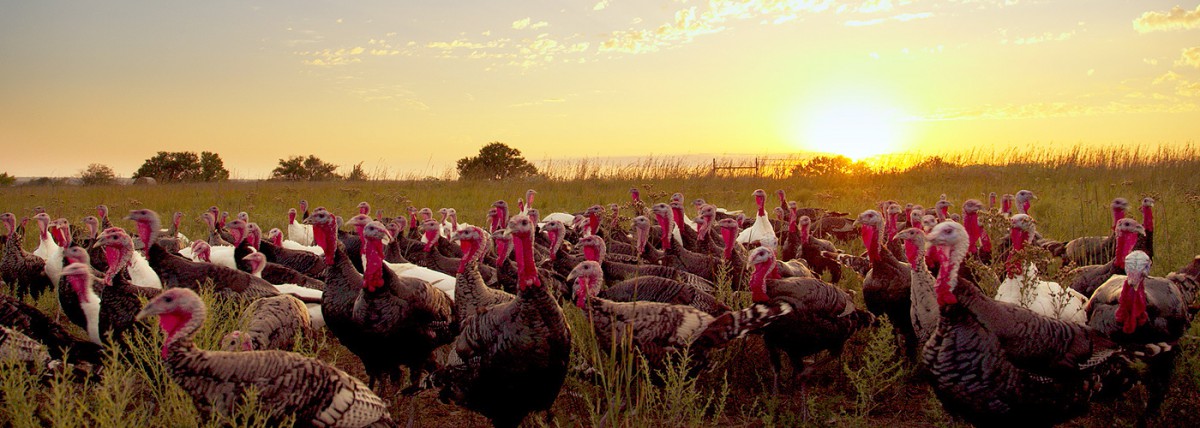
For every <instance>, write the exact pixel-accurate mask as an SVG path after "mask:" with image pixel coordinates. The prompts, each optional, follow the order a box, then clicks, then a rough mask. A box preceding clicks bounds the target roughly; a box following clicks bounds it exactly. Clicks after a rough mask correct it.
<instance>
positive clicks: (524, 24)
mask: <svg viewBox="0 0 1200 428" xmlns="http://www.w3.org/2000/svg"><path fill="white" fill-rule="evenodd" d="M548 26H550V23H548V22H546V21H538V22H533V20H532V19H530V18H528V17H526V18H525V19H519V20H516V21H513V23H512V27H513V29H514V30H524V29H526V28H528V29H530V30H536V29H538V28H543V27H548Z"/></svg>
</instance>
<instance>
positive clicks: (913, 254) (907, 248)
mask: <svg viewBox="0 0 1200 428" xmlns="http://www.w3.org/2000/svg"><path fill="white" fill-rule="evenodd" d="M920 257H921V249H919V248H917V244H916V243H915V242H913V241H909V240H907V239H906V240H904V258H905V259H908V265H909V266H911V267H912V268H913V270H916V269H917V263H920V262H921V259H920Z"/></svg>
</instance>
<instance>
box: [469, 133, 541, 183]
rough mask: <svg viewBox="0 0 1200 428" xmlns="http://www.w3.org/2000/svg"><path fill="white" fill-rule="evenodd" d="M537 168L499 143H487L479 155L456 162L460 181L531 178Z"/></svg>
mask: <svg viewBox="0 0 1200 428" xmlns="http://www.w3.org/2000/svg"><path fill="white" fill-rule="evenodd" d="M537 174H538V170H537V167H535V166H533V164H531V163H529V161H527V160H525V158H524V157H522V156H521V151H520V150H517V149H514V148H512V147H509V146H508V145H506V144H504V143H501V142H492V143H488V144H487V145H486V146H483V148H481V149H479V155H478V156H474V157H465V158H462V159H459V160H458V178H459V179H460V180H504V179H508V178H523V177H531V176H535V175H537Z"/></svg>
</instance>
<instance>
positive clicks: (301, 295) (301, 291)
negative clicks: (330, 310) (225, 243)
mask: <svg viewBox="0 0 1200 428" xmlns="http://www.w3.org/2000/svg"><path fill="white" fill-rule="evenodd" d="M242 262H243V263H245V264H246V270H245V272H247V273H249V274H250V275H253V276H254V277H256V278H262V277H263V271H264V269H265V268H266V267H267V265H270V264H271V263H270V262H268V261H267V258H266V256H263V254H262V253H260V252H257V251H254V250H253V249H250V252H249V254H246V255H245V256H242ZM280 268H281V269H286V268H284V267H282V266H281V267H280ZM304 278H305V277H304V275H300V278H299V279H304ZM268 282H270V281H268ZM271 285H273V286H275V289H276V290H277V291H279V293H280V294H291V295H292V296H295V297H296V298H298V299H300V300H302V301H304V302H306V303H318V302H320V301H321V295H322V290H323V289H324V285H325V284H324V283H321V287H322V288H321V290H318V289H315V288H309V287H306V286H303V285H300V284H297V283H294V282H286V281H284V282H278V283H276V282H271Z"/></svg>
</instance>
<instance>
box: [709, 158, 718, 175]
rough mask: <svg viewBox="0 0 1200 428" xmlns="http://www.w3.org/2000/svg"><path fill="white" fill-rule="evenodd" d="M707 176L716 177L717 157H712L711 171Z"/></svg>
mask: <svg viewBox="0 0 1200 428" xmlns="http://www.w3.org/2000/svg"><path fill="white" fill-rule="evenodd" d="M709 176H710V177H716V176H717V158H713V167H712V172H711V173H709Z"/></svg>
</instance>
